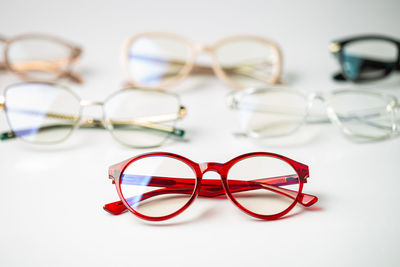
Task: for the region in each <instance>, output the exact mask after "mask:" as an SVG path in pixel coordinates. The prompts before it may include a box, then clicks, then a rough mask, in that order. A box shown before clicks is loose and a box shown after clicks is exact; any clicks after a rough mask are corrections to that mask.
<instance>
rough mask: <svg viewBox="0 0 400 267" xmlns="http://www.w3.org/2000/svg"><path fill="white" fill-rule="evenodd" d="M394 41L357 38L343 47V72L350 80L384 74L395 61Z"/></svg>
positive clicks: (396, 50)
mask: <svg viewBox="0 0 400 267" xmlns="http://www.w3.org/2000/svg"><path fill="white" fill-rule="evenodd" d="M397 58H398V48H397V46H396V44H395V43H394V42H391V41H388V40H379V39H366V40H357V41H353V42H350V43H347V44H346V45H345V46H344V47H343V53H342V57H341V63H342V68H343V73H344V74H345V75H346V77H347V78H348V79H351V80H359V81H361V80H370V79H377V78H382V77H384V76H386V75H387V74H388V73H390V72H391V71H392V70H393V68H394V67H395V65H396V63H397Z"/></svg>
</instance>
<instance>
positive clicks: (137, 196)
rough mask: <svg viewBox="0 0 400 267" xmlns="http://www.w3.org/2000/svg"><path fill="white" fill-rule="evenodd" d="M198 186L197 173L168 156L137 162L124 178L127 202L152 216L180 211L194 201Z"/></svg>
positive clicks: (132, 164) (145, 158)
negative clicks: (190, 201)
mask: <svg viewBox="0 0 400 267" xmlns="http://www.w3.org/2000/svg"><path fill="white" fill-rule="evenodd" d="M195 187H196V174H195V172H194V171H193V170H192V168H191V167H190V166H189V165H187V164H186V163H184V162H183V161H181V160H178V159H175V158H172V157H168V156H150V157H144V158H140V159H138V160H135V161H133V162H132V163H131V164H129V165H128V167H127V168H126V169H125V170H124V172H123V173H122V175H121V179H120V188H121V193H122V196H123V198H124V200H125V202H126V203H127V204H128V205H129V206H130V207H131V208H132V209H133V210H134V211H136V212H137V213H139V214H141V215H144V216H149V217H163V216H168V215H171V214H173V213H175V212H177V211H180V210H181V209H182V208H184V207H185V205H186V204H187V203H188V202H189V200H190V199H191V197H192V195H193V193H194V191H195Z"/></svg>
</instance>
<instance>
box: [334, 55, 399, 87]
mask: <svg viewBox="0 0 400 267" xmlns="http://www.w3.org/2000/svg"><path fill="white" fill-rule="evenodd" d="M348 57H352V58H355V59H359V60H361V62H362V64H361V67H360V71H359V74H360V73H362V72H363V71H365V70H368V69H384V70H387V69H388V68H391V67H392V66H393V63H392V62H384V61H380V60H376V59H368V58H364V57H359V56H354V55H351V56H350V55H348ZM394 64H396V65H395V68H394V69H395V70H396V71H400V62H399V61H397V62H396V63H394ZM332 78H333V79H334V80H335V81H346V80H347V78H346V76H345V75H344V74H343V72H342V71H339V72H337V73H335V74H333V76H332Z"/></svg>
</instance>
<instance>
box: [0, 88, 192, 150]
mask: <svg viewBox="0 0 400 267" xmlns="http://www.w3.org/2000/svg"><path fill="white" fill-rule="evenodd" d="M32 83H33V84H44V85H50V86H55V87H57V88H59V89H62V90H66V91H67V92H68V93H70V94H71V95H72V96H74V97H75V98H76V99H77V101H79V105H80V108H79V114H78V115H77V116H74V115H72V116H71V115H65V114H53V113H47V114H46V115H45V116H46V117H53V118H62V119H67V120H69V121H72V122H73V126H72V129H71V131H70V132H69V134H68V135H66V136H65V137H64V138H63V139H61V140H58V141H56V142H29V143H35V144H56V143H61V142H63V141H65V140H66V139H68V138H69V137H70V136H71V135H72V133H73V132H74V131H75V130H76V129H77V128H97V129H107V130H108V131H109V132H110V133H111V135H112V136H113V137H114V139H115V140H117V141H118V142H119V143H121V144H123V145H125V146H129V147H134V148H151V147H158V146H161V145H162V144H163V143H165V141H167V139H168V137H170V136H174V137H178V138H182V137H183V136H184V135H185V131H184V130H183V129H180V128H176V127H173V126H167V125H162V124H160V123H162V122H167V121H177V120H180V119H183V118H184V117H185V116H186V114H187V111H186V108H185V107H184V106H183V105H181V101H180V98H179V96H178V95H177V94H175V93H171V92H165V91H164V90H157V89H142V88H132V87H127V88H123V89H121V90H119V91H116V92H115V93H113V94H111V95H110V96H108V97H107V98H106V99H105V101H103V102H98V101H87V100H81V99H80V98H79V96H78V95H76V94H75V93H74V92H73V91H72V90H71V89H69V88H68V87H65V86H62V85H60V84H56V83H51V82H29V83H18V84H13V85H10V86H8V87H7V88H6V89H5V91H4V94H5V95H6V92H7V90H8V88H10V87H12V86H15V85H20V84H32ZM127 90H135V91H138V90H140V91H143V92H157V93H160V94H166V95H170V96H173V97H175V98H176V99H177V103H178V106H177V113H176V114H165V115H160V116H151V117H146V118H140V120H136V121H132V120H130V121H117V122H111V121H109V120H107V119H106V116H105V111H104V104H105V103H107V101H108V100H109V99H112V98H113V97H114V96H116V95H118V94H119V93H121V92H126V91H127ZM89 106H100V107H101V108H102V110H103V117H102V119H97V118H92V117H87V118H85V119H84V121H83V122H82V113H83V109H84V108H85V107H89ZM0 109H2V110H3V111H5V112H6V115H7V101H6V97H5V96H0ZM22 112H28V113H31V112H32V111H29V110H28V111H22ZM6 117H7V122H8V125H9V127H10V129H11V130H10V131H8V132H3V133H0V140H2V141H5V140H10V139H14V138H17V137H18V134H16V133H15V132H14V131H13V130H12V126H11V125H12V124H11V123H10V119H9V117H8V116H6ZM113 123H114V124H115V123H116V124H119V123H120V124H121V125H128V126H129V125H133V126H139V127H143V128H147V129H151V130H155V131H160V132H165V133H167V136H166V138H165V139H164V141H163V142H162V143H160V144H157V145H153V146H137V145H131V144H128V143H126V142H123V141H121V140H120V139H119V138H117V137H116V136H115V135H114V134H113V131H112V128H113V127H114V126H113ZM58 126H59V127H63V125H49V126H45V127H41V128H39V131H46V130H52V129H54V128H57V127H58ZM31 130H32V129H23V130H21V133H22V134H24V132H26V134H30V133H31V132H32V131H31ZM20 139H21V140H23V141H25V142H28V141H27V140H25V139H23V138H20Z"/></svg>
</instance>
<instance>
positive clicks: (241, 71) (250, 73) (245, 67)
mask: <svg viewBox="0 0 400 267" xmlns="http://www.w3.org/2000/svg"><path fill="white" fill-rule="evenodd" d="M130 58H135V59H138V60H144V61H152V62H155V63H160V64H168V65H171V66H178V67H180V68H182V67H183V66H184V65H185V64H186V62H184V61H179V60H166V59H161V58H157V57H153V56H147V55H130ZM273 65H274V64H273V63H272V62H269V61H265V60H263V61H254V62H253V64H252V63H250V62H246V63H242V64H240V63H238V64H237V66H234V67H222V69H223V70H224V71H225V73H227V74H236V75H242V76H247V77H250V78H254V79H258V80H261V81H264V80H265V77H262V76H263V75H265V73H264V70H263V69H260V70H258V71H257V68H260V66H267V67H271V66H273ZM255 66H256V67H255ZM191 73H192V74H198V75H213V74H214V70H213V68H212V67H209V66H203V65H197V64H196V65H194V66H193V69H192V72H191ZM175 75H176V72H172V73H166V74H164V76H165V77H168V76H175ZM158 78H159V76H155V77H153V78H151V77H150V78H149V80H154V79H158Z"/></svg>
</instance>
